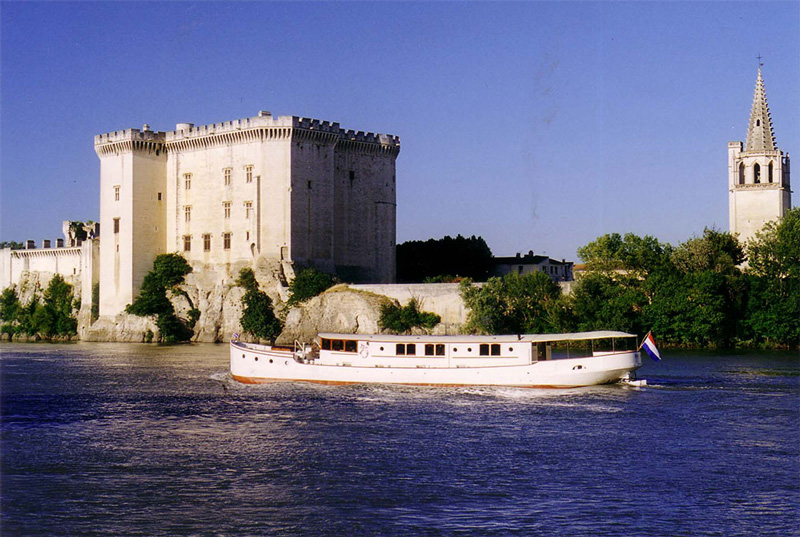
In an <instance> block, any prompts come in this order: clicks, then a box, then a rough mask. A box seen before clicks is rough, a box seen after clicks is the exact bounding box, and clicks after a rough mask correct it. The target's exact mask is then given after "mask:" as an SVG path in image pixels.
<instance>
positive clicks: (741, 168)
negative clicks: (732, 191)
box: [739, 162, 744, 185]
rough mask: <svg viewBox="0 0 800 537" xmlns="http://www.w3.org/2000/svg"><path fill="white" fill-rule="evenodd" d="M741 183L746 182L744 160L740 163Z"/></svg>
mask: <svg viewBox="0 0 800 537" xmlns="http://www.w3.org/2000/svg"><path fill="white" fill-rule="evenodd" d="M739 184H740V185H743V184H744V162H742V163H741V164H739Z"/></svg>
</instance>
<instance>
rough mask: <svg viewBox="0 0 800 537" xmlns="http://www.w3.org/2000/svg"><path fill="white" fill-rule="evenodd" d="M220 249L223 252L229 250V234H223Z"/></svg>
mask: <svg viewBox="0 0 800 537" xmlns="http://www.w3.org/2000/svg"><path fill="white" fill-rule="evenodd" d="M222 249H223V250H230V249H231V234H230V233H223V234H222Z"/></svg>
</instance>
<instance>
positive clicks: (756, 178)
mask: <svg viewBox="0 0 800 537" xmlns="http://www.w3.org/2000/svg"><path fill="white" fill-rule="evenodd" d="M759 183H761V166H759V165H758V163H756V164H755V165H754V166H753V184H755V185H757V184H759Z"/></svg>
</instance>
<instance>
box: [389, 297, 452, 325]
mask: <svg viewBox="0 0 800 537" xmlns="http://www.w3.org/2000/svg"><path fill="white" fill-rule="evenodd" d="M441 320H442V319H441V317H439V316H438V315H436V314H435V313H430V312H427V311H420V309H419V303H418V302H417V299H415V298H412V299H411V300H409V301H408V304H406V305H405V306H398V305H397V304H394V303H392V302H387V303H384V304H383V305H381V317H380V319H379V320H378V325H379V326H380V327H381V329H382V330H389V331H391V332H395V333H407V332H410V331H411V329H412V328H414V327H421V328H425V329H428V330H430V329H432V328H433V327H435V326H436V325H437V324H439V323H440V322H441Z"/></svg>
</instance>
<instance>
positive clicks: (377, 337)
mask: <svg viewBox="0 0 800 537" xmlns="http://www.w3.org/2000/svg"><path fill="white" fill-rule="evenodd" d="M319 337H321V338H325V339H357V340H359V341H385V342H388V343H418V342H419V343H456V342H464V343H516V342H519V341H527V342H531V343H539V342H547V341H578V340H589V339H608V338H617V337H636V335H635V334H628V333H626V332H614V331H610V330H601V331H596V332H573V333H568V334H516V335H488V336H475V335H462V336H457V335H456V336H427V335H406V336H398V335H394V334H337V333H333V332H320V333H319Z"/></svg>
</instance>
